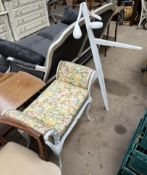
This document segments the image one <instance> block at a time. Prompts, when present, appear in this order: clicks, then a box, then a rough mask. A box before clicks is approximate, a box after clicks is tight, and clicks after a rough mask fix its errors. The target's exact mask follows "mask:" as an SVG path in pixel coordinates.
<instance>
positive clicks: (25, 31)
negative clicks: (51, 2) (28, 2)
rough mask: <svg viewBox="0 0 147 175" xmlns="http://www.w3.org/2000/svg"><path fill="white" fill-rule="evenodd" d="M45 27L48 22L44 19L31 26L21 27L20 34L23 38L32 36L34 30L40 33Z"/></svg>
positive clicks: (30, 24)
mask: <svg viewBox="0 0 147 175" xmlns="http://www.w3.org/2000/svg"><path fill="white" fill-rule="evenodd" d="M44 27H46V21H45V20H44V19H42V20H38V21H35V22H32V23H29V25H24V26H21V27H19V29H18V32H19V35H20V36H21V38H22V37H25V36H28V35H30V34H31V33H32V32H33V31H34V30H37V31H38V30H41V29H42V28H44Z"/></svg>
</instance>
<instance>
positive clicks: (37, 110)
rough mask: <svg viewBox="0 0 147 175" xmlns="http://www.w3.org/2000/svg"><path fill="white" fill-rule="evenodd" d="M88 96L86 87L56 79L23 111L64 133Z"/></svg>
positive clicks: (48, 126) (50, 127)
mask: <svg viewBox="0 0 147 175" xmlns="http://www.w3.org/2000/svg"><path fill="white" fill-rule="evenodd" d="M87 98H88V91H87V90H86V89H83V88H80V87H77V86H73V85H71V84H69V83H65V82H63V81H60V80H55V81H54V82H53V83H52V84H51V85H50V86H49V87H48V88H47V89H46V90H45V91H44V92H43V93H42V94H41V95H40V96H39V97H38V98H37V99H36V100H35V101H34V102H33V103H32V104H31V105H30V106H29V107H27V108H26V109H25V110H24V112H23V113H24V114H25V115H27V116H30V117H34V118H37V119H38V120H40V121H41V122H42V123H43V124H44V125H45V126H46V127H47V128H48V130H50V129H55V130H57V131H58V132H59V133H60V134H61V135H62V134H63V133H64V132H65V131H66V129H67V128H68V126H69V125H70V123H71V122H72V120H73V119H74V118H75V116H76V115H77V113H78V112H79V110H80V108H81V106H82V105H83V103H84V102H85V100H86V99H87Z"/></svg>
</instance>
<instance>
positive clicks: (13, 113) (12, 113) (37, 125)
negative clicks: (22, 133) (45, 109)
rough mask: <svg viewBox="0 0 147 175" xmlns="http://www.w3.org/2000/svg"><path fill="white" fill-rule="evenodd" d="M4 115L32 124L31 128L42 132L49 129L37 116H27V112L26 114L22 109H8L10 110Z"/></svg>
mask: <svg viewBox="0 0 147 175" xmlns="http://www.w3.org/2000/svg"><path fill="white" fill-rule="evenodd" d="M4 115H5V116H8V117H11V118H14V119H16V120H19V121H21V122H23V123H25V124H26V125H28V126H30V127H31V128H33V129H34V130H36V131H38V132H40V133H41V134H45V133H46V132H47V131H48V128H46V127H45V126H44V124H43V123H41V121H39V120H38V119H36V118H33V117H30V116H27V115H26V114H24V113H23V112H21V111H18V110H8V111H6V112H5V114H4Z"/></svg>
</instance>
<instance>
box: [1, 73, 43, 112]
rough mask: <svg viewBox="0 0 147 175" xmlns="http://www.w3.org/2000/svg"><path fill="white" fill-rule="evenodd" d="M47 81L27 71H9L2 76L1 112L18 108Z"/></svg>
mask: <svg viewBox="0 0 147 175" xmlns="http://www.w3.org/2000/svg"><path fill="white" fill-rule="evenodd" d="M44 85H45V83H44V82H43V81H42V80H40V79H39V78H37V77H34V76H32V75H30V74H28V73H25V72H18V73H9V74H5V75H3V76H2V77H1V78H0V113H2V112H3V111H4V110H7V109H17V108H18V107H20V106H21V105H22V104H23V103H25V102H26V101H27V100H29V99H30V98H31V97H32V96H33V95H35V94H36V93H37V92H38V91H39V90H40V89H41V88H43V86H44Z"/></svg>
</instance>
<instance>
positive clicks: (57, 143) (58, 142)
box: [44, 66, 96, 168]
mask: <svg viewBox="0 0 147 175" xmlns="http://www.w3.org/2000/svg"><path fill="white" fill-rule="evenodd" d="M58 68H59V66H58ZM95 79H96V71H93V73H92V75H91V77H90V80H89V84H88V93H89V96H88V99H87V100H86V101H85V102H84V104H83V106H82V107H81V109H80V111H79V112H78V114H77V116H76V117H75V119H74V120H73V122H72V123H71V124H70V126H69V128H68V129H67V131H66V132H65V133H64V135H63V137H62V138H60V135H59V133H58V132H57V131H56V130H49V131H48V132H47V133H46V134H45V135H44V140H45V143H46V145H47V146H48V147H50V148H51V150H52V151H53V152H54V154H55V155H56V156H57V157H58V159H59V165H60V168H62V162H61V151H62V148H63V145H64V142H65V140H66V138H67V136H68V135H69V134H70V132H71V131H72V130H73V128H74V127H75V125H76V123H77V122H78V120H79V119H80V117H81V116H82V114H83V112H84V111H85V109H86V115H87V118H88V120H90V115H89V108H90V105H91V102H92V98H91V87H92V84H93V82H94V81H95ZM51 136H52V137H53V139H54V144H53V143H52V142H51V141H50V140H49V137H51Z"/></svg>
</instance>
